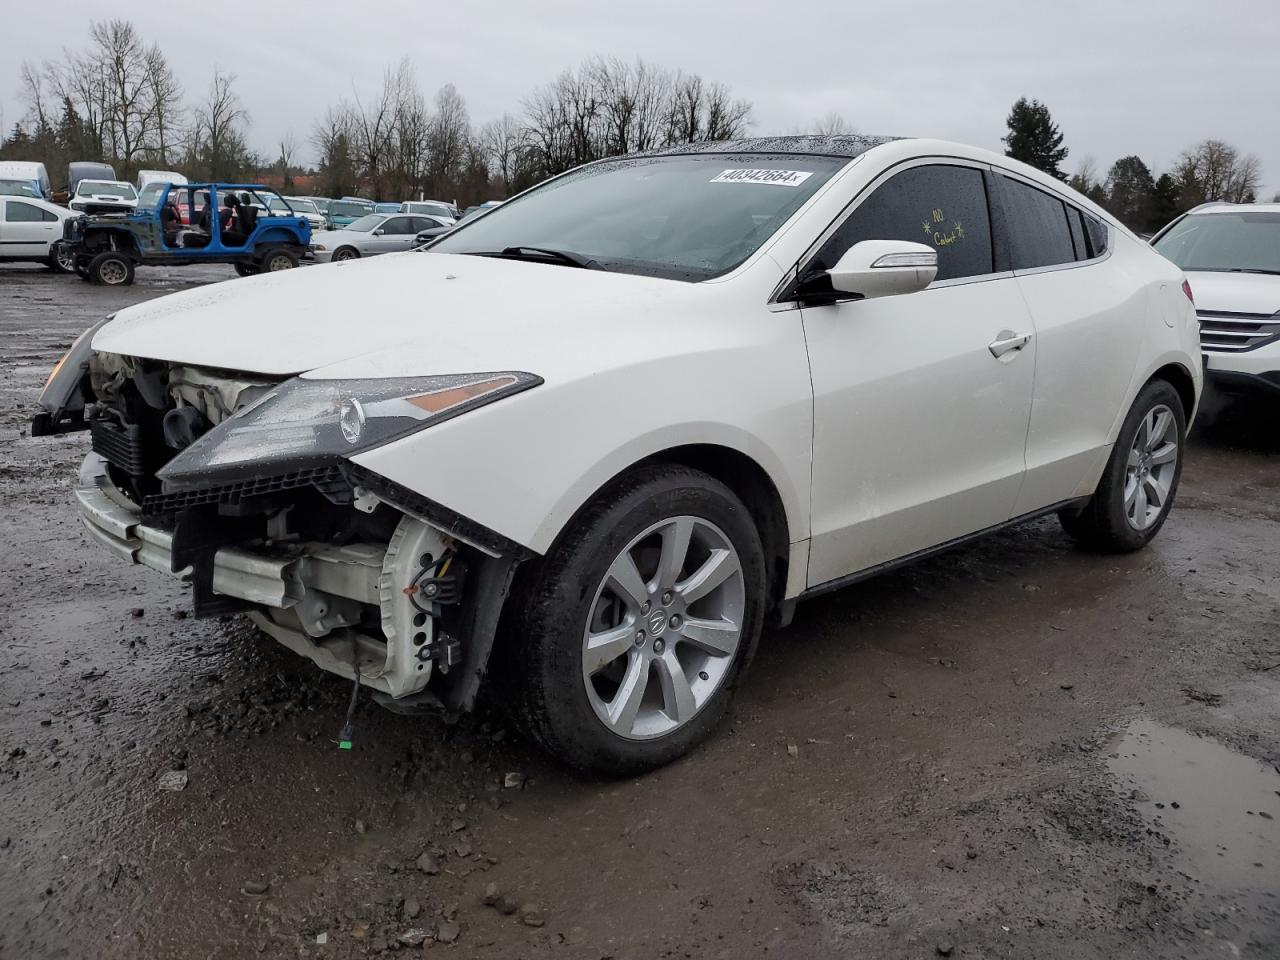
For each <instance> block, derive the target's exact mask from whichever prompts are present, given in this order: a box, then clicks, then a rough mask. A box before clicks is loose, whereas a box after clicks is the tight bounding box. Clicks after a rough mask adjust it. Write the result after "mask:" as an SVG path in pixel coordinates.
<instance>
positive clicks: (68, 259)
mask: <svg viewBox="0 0 1280 960" xmlns="http://www.w3.org/2000/svg"><path fill="white" fill-rule="evenodd" d="M48 263H49V269H50V270H56V271H57V272H58V273H73V272H75V269H76V265H75V257H73V256H72V255H71V254H70V253H68V252H67V248H66V247H65V246H63V245H62V244H61V243H55V244H54V245H53V246H52V247H51V248H50V250H49V260H48Z"/></svg>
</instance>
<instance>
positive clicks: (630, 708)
mask: <svg viewBox="0 0 1280 960" xmlns="http://www.w3.org/2000/svg"><path fill="white" fill-rule="evenodd" d="M745 610H746V586H745V580H744V578H743V572H742V562H741V559H740V558H739V556H738V552H737V550H736V549H735V548H734V546H733V544H732V542H730V540H729V538H728V537H727V536H725V534H724V532H723V531H722V530H721V529H720V528H719V527H717V526H716V525H715V524H713V523H711V522H709V521H707V520H704V519H702V518H699V517H691V516H680V517H671V518H669V519H666V520H662V521H660V522H658V523H655V524H654V525H652V526H651V527H649V528H648V529H646V530H645V531H644V532H642V533H641V534H640V535H639V536H637V537H635V538H634V539H633V540H632V541H631V542H630V543H629V544H628V545H627V546H626V548H625V549H623V550H622V551H621V552H620V553H619V554H618V556H617V557H616V558H615V559H614V561H613V563H612V564H610V566H609V569H608V571H607V572H606V573H605V575H604V578H603V579H602V580H601V582H600V584H599V585H598V586H597V587H596V591H595V594H594V598H593V600H592V603H591V607H590V613H589V615H588V621H587V625H586V627H585V628H584V630H583V637H582V678H583V682H584V683H585V685H586V693H587V699H588V700H589V701H590V703H591V706H592V709H593V710H594V711H595V714H596V716H597V717H598V718H599V719H600V721H601V722H602V723H603V724H604V725H605V726H606V727H608V728H609V729H610V730H611V731H613V732H614V733H615V734H617V735H618V736H620V737H624V738H626V739H631V740H647V739H653V738H655V737H661V736H665V735H667V734H670V733H672V732H673V731H675V730H676V729H678V728H680V727H682V726H684V725H685V724H686V723H688V722H689V721H690V720H691V719H692V718H693V717H694V715H695V714H697V713H698V711H699V710H701V709H702V707H703V706H704V705H705V704H706V703H707V701H708V700H710V699H711V698H712V697H713V696H714V695H715V693H716V691H717V690H719V688H720V686H721V684H722V683H723V681H724V679H725V677H726V676H727V675H728V673H729V671H730V668H731V667H732V665H733V662H734V658H735V655H736V654H737V652H738V647H739V644H740V642H741V640H742V626H743V620H744V616H745Z"/></svg>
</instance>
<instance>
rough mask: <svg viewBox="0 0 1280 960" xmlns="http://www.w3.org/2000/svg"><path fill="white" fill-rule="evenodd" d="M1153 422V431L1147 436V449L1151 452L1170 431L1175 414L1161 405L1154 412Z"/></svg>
mask: <svg viewBox="0 0 1280 960" xmlns="http://www.w3.org/2000/svg"><path fill="white" fill-rule="evenodd" d="M1152 420H1153V424H1152V427H1151V432H1150V434H1149V435H1148V436H1147V446H1146V448H1145V449H1146V451H1147V453H1150V452H1151V451H1152V450H1154V449H1155V448H1156V447H1157V446H1159V445H1160V441H1162V440H1163V439H1164V438H1165V437H1166V436H1167V435H1168V433H1169V426H1170V425H1171V424H1172V423H1173V414H1172V413H1170V412H1169V411H1168V410H1166V409H1164V408H1163V407H1161V408H1160V409H1158V410H1157V411H1155V413H1153V414H1152Z"/></svg>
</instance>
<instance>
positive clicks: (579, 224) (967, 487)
mask: <svg viewBox="0 0 1280 960" xmlns="http://www.w3.org/2000/svg"><path fill="white" fill-rule="evenodd" d="M1200 389H1201V363H1200V354H1199V342H1198V339H1197V326H1196V316H1195V311H1194V309H1193V307H1192V304H1191V301H1190V299H1189V296H1188V293H1187V291H1186V287H1185V284H1184V281H1183V277H1182V274H1181V272H1180V271H1179V270H1178V269H1177V267H1175V266H1174V265H1173V264H1171V263H1169V262H1168V261H1167V260H1165V259H1164V258H1163V257H1160V256H1159V255H1158V254H1156V253H1154V252H1153V251H1152V250H1151V249H1150V248H1149V247H1148V246H1147V245H1146V244H1144V243H1142V241H1140V240H1138V239H1137V238H1136V237H1134V236H1133V235H1132V234H1130V233H1129V232H1128V231H1127V230H1126V229H1124V228H1123V227H1122V226H1120V225H1119V224H1118V223H1117V222H1116V221H1114V220H1113V219H1112V218H1111V217H1109V216H1108V215H1107V214H1106V213H1104V212H1103V211H1102V210H1100V209H1099V208H1097V207H1096V206H1094V205H1093V204H1091V203H1090V202H1089V201H1088V200H1086V199H1085V198H1083V197H1081V196H1080V195H1078V194H1076V193H1074V192H1072V191H1071V190H1069V189H1067V188H1066V187H1064V186H1063V184H1061V183H1059V182H1058V181H1057V180H1054V179H1052V178H1050V177H1047V176H1045V175H1043V174H1041V173H1038V172H1037V171H1035V170H1032V169H1030V168H1029V167H1025V166H1023V165H1021V164H1019V163H1016V162H1014V161H1012V160H1009V159H1007V158H1005V157H1002V156H997V155H995V154H991V153H987V152H985V151H981V150H976V149H972V148H969V147H963V146H959V145H956V144H949V143H942V142H936V141H927V140H893V141H889V140H877V139H869V138H858V137H834V138H787V139H779V140H751V141H736V142H732V143H720V144H700V145H690V146H684V147H680V148H675V149H671V150H668V151H665V152H660V153H657V154H649V155H645V156H640V157H631V158H624V159H616V160H606V161H601V162H598V163H595V164H591V165H589V166H586V167H583V168H580V169H578V170H574V171H571V172H569V173H567V174H565V175H563V176H560V177H557V178H554V179H552V180H550V181H548V182H547V183H544V184H542V185H541V186H538V187H536V188H534V189H532V190H530V191H528V192H526V193H525V194H523V195H521V196H520V197H517V198H516V199H514V200H512V201H510V202H508V203H506V204H504V205H503V206H501V207H499V208H497V209H495V210H494V211H492V212H491V213H489V214H488V215H486V216H484V217H482V218H479V219H477V220H474V221H472V222H471V223H468V224H464V225H463V226H461V227H459V228H458V229H456V230H455V231H453V232H452V233H450V234H448V235H447V236H445V237H443V238H442V239H441V240H439V241H437V242H436V243H434V244H433V245H431V246H430V247H429V248H427V250H426V251H423V252H413V253H404V254H395V255H391V256H387V257H381V258H378V259H376V260H370V261H355V262H350V263H342V264H334V265H330V266H323V267H316V268H313V269H310V270H297V271H289V272H287V273H284V274H275V275H265V276H260V277H252V278H249V279H247V280H238V281H236V282H233V283H223V284H217V285H214V286H208V287H204V288H201V289H196V290H191V291H188V292H184V293H178V294H174V295H172V296H168V297H164V298H162V299H159V300H155V301H152V302H150V303H145V304H141V305H138V306H133V307H130V308H128V309H126V310H122V311H121V312H120V313H119V314H117V315H115V317H114V318H109V319H108V320H107V321H104V322H103V323H102V324H100V325H98V326H97V327H96V328H94V329H93V330H91V331H89V332H88V333H86V334H85V336H84V337H82V338H81V340H80V341H79V342H78V343H77V344H76V345H75V346H74V347H73V348H72V350H71V352H70V353H69V354H68V356H67V357H66V358H65V359H64V361H63V362H62V363H61V364H60V365H59V368H58V369H57V370H55V372H54V374H53V376H52V377H51V378H50V382H49V384H48V386H47V387H46V389H45V393H44V394H43V396H42V401H41V403H42V410H41V412H40V413H39V414H38V416H37V417H36V420H35V421H34V422H33V433H34V434H40V433H49V432H54V431H58V430H64V429H73V428H77V427H87V428H88V429H89V430H90V431H91V433H92V446H93V452H92V453H91V454H90V455H89V456H88V457H87V458H86V459H85V462H84V465H83V467H82V470H81V475H80V481H79V488H78V491H77V496H78V497H79V502H80V510H81V515H82V516H83V519H84V522H85V524H86V526H87V527H88V529H89V530H90V531H91V532H92V533H93V534H94V535H95V536H96V537H97V538H98V539H99V540H101V541H102V542H103V543H104V544H106V545H107V546H108V547H110V548H111V549H113V550H115V551H116V552H118V553H119V554H120V555H121V556H122V557H125V558H128V559H130V560H132V561H134V562H137V563H142V564H145V565H147V566H150V567H153V568H156V569H159V570H163V571H165V572H168V573H173V574H176V575H179V576H182V577H184V578H185V579H186V580H188V581H189V582H190V584H191V589H192V594H193V600H194V606H195V613H196V615H197V616H210V615H215V614H224V613H228V612H234V611H245V612H247V613H248V614H249V616H251V617H252V618H253V619H254V621H255V622H256V623H257V624H258V625H259V626H260V627H261V628H262V629H263V630H265V631H266V632H267V633H269V634H271V635H272V636H273V637H275V638H276V639H277V640H279V641H280V642H282V643H284V644H286V645H287V646H289V647H290V648H291V649H293V650H295V651H297V652H298V653H300V654H302V655H304V656H307V657H309V658H311V659H312V660H313V661H315V662H316V663H317V664H318V665H319V666H321V667H322V668H324V669H326V670H330V671H332V672H334V673H337V674H340V675H342V676H344V677H347V678H349V679H354V680H355V681H356V682H357V684H361V683H362V684H364V685H365V686H367V687H370V688H372V689H373V690H374V691H375V692H376V694H377V695H378V696H379V697H380V698H381V699H383V700H392V701H400V702H402V703H403V702H405V701H408V702H412V703H419V702H425V701H439V702H440V703H442V704H443V705H445V706H446V707H448V708H450V709H465V708H467V707H469V706H470V705H471V704H472V703H473V701H474V699H475V696H476V693H477V690H478V689H479V686H480V684H481V681H482V678H483V677H484V676H485V675H486V671H487V672H488V673H489V674H493V675H495V678H496V679H499V680H500V681H501V682H500V683H499V684H498V686H497V687H496V688H495V697H496V698H497V699H498V700H500V701H501V702H502V703H504V704H506V705H507V706H509V707H511V708H512V709H513V711H515V712H516V713H518V714H519V715H520V716H521V717H522V718H523V720H524V725H525V728H526V729H527V730H528V731H529V733H530V734H531V735H532V736H533V737H535V738H536V739H537V740H538V741H539V742H540V743H542V744H543V745H544V746H546V747H547V748H549V749H550V750H552V751H553V752H555V753H556V754H558V755H559V756H560V757H562V758H563V759H565V760H566V761H568V762H570V763H572V764H575V765H577V766H579V767H582V768H586V769H591V770H595V771H600V772H605V773H613V774H621V773H632V772H636V771H640V770H644V769H648V768H652V767H654V766H657V765H659V764H662V763H665V762H667V761H669V760H671V759H673V758H675V757H677V756H679V755H680V754H681V753H683V752H685V751H686V750H688V749H689V748H690V747H691V746H692V745H693V744H694V743H696V742H697V741H698V740H699V739H700V738H702V737H704V736H705V735H706V734H707V733H708V731H710V730H711V729H712V727H713V726H714V725H715V724H716V722H717V721H718V720H719V719H720V718H721V716H722V715H723V714H724V712H725V709H726V706H727V703H728V700H729V698H730V695H731V693H732V691H733V689H734V687H735V686H736V685H737V683H738V681H739V680H740V678H741V676H742V674H743V671H744V669H745V668H746V666H747V664H748V662H749V661H750V659H751V655H752V652H753V650H754V648H755V646H756V642H757V639H758V637H759V635H760V631H761V626H762V624H763V622H764V621H765V618H766V615H767V614H772V615H773V616H774V617H775V618H776V620H777V621H779V622H783V623H785V622H786V621H787V620H788V619H789V618H790V615H791V611H792V608H793V606H794V604H795V601H797V600H799V599H802V598H804V597H808V596H812V595H814V594H816V593H819V592H822V591H825V590H828V589H831V588H833V587H837V586H840V585H841V584H845V583H849V582H851V581H853V580H855V579H858V578H861V577H865V576H867V575H869V574H871V573H874V572H876V571H879V570H883V569H885V568H887V567H889V566H892V565H894V564H897V563H899V562H902V561H904V560H909V559H912V558H915V557H919V556H921V555H923V554H925V553H927V552H929V551H933V550H937V549H940V548H943V547H946V546H949V545H952V544H955V543H957V542H959V541H961V540H964V539H966V538H969V537H972V536H975V535H978V534H981V533H984V532H987V531H990V530H992V529H995V528H998V527H1002V526H1004V525H1007V524H1009V523H1013V522H1016V521H1018V520H1022V519H1026V518H1030V517H1036V516H1041V515H1044V514H1046V513H1051V512H1056V513H1058V514H1059V515H1060V516H1061V518H1062V521H1063V524H1064V526H1065V527H1066V529H1067V531H1068V532H1069V533H1070V534H1072V535H1073V536H1074V537H1076V538H1077V539H1079V540H1081V541H1083V542H1085V543H1087V544H1089V545H1091V546H1094V547H1096V548H1102V549H1110V550H1132V549H1136V548H1138V547H1141V546H1143V545H1144V544H1145V543H1147V542H1148V541H1149V540H1150V539H1151V538H1152V537H1153V536H1154V535H1155V533H1156V531H1157V530H1159V528H1160V526H1161V524H1162V523H1163V522H1164V520H1165V518H1166V517H1167V516H1168V512H1169V508H1170V506H1171V504H1172V503H1173V498H1174V493H1175V491H1176V488H1177V484H1178V476H1179V471H1180V468H1181V464H1182V454H1183V449H1184V437H1185V432H1186V428H1187V423H1188V421H1189V420H1190V419H1191V417H1192V415H1193V412H1194V410H1195V407H1196V403H1197V398H1198V396H1199V394H1200Z"/></svg>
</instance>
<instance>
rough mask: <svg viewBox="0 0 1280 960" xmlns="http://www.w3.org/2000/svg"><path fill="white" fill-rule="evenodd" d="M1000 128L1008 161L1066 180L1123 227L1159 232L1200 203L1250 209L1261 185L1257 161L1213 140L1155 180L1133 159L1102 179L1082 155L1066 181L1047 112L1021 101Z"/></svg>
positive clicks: (1059, 136) (1059, 141)
mask: <svg viewBox="0 0 1280 960" xmlns="http://www.w3.org/2000/svg"><path fill="white" fill-rule="evenodd" d="M1005 122H1006V124H1007V126H1008V128H1009V132H1008V134H1006V136H1005V137H1004V144H1005V146H1006V148H1007V149H1006V150H1005V153H1006V154H1007V155H1008V156H1010V157H1013V158H1014V159H1015V160H1021V161H1023V162H1024V163H1029V164H1031V165H1032V166H1033V167H1036V168H1038V169H1040V170H1043V171H1044V172H1045V173H1048V174H1051V175H1053V176H1055V177H1057V178H1058V179H1059V180H1065V181H1066V182H1067V183H1068V184H1070V185H1071V186H1072V187H1073V188H1075V189H1076V190H1079V191H1080V192H1081V193H1083V194H1084V195H1085V196H1087V197H1088V198H1089V199H1090V200H1092V201H1093V202H1094V203H1096V204H1098V205H1099V206H1100V207H1102V208H1104V209H1105V210H1107V211H1109V212H1110V213H1111V214H1113V215H1114V216H1115V217H1116V218H1117V219H1119V220H1120V221H1121V222H1122V223H1124V224H1125V225H1126V226H1128V227H1130V228H1131V229H1134V230H1138V231H1142V232H1154V231H1156V230H1159V229H1160V228H1161V227H1163V226H1164V225H1165V224H1166V223H1168V222H1169V221H1170V220H1172V219H1174V218H1175V217H1176V216H1178V215H1179V214H1181V213H1185V212H1186V211H1187V210H1190V209H1191V208H1192V207H1194V206H1197V205H1198V204H1201V203H1207V202H1209V201H1214V200H1224V201H1227V202H1229V203H1253V202H1254V201H1255V200H1257V195H1258V190H1259V188H1260V187H1261V184H1262V163H1261V161H1260V160H1259V159H1258V158H1257V157H1256V156H1254V155H1253V154H1251V153H1249V154H1242V153H1241V152H1240V151H1239V150H1237V149H1236V148H1235V147H1233V146H1232V145H1231V144H1229V143H1224V142H1223V141H1221V140H1213V139H1208V140H1201V141H1200V142H1199V143H1197V144H1194V145H1193V146H1190V147H1188V148H1187V149H1185V150H1183V151H1182V153H1181V154H1179V155H1178V158H1177V159H1176V160H1175V161H1174V162H1173V165H1172V166H1171V167H1170V168H1169V169H1168V170H1165V171H1164V172H1162V173H1161V174H1160V175H1159V176H1156V174H1155V173H1154V171H1153V170H1152V168H1151V167H1150V166H1148V165H1147V164H1146V162H1145V161H1143V159H1142V158H1141V157H1138V156H1136V155H1130V156H1127V157H1121V158H1120V159H1118V160H1116V161H1115V162H1114V163H1113V164H1112V165H1111V167H1110V168H1109V169H1108V170H1107V173H1106V175H1105V176H1101V175H1099V173H1098V166H1097V162H1096V161H1095V160H1094V159H1093V158H1092V157H1085V158H1084V159H1083V161H1081V163H1080V165H1079V167H1078V168H1077V170H1076V172H1075V173H1073V174H1071V175H1070V176H1068V175H1067V174H1066V173H1065V172H1064V171H1063V170H1062V166H1061V165H1062V162H1063V161H1064V160H1065V159H1066V158H1067V154H1068V153H1069V150H1068V148H1067V147H1065V146H1063V141H1064V139H1065V137H1064V135H1063V133H1062V131H1061V130H1060V129H1059V128H1058V125H1057V124H1056V123H1054V121H1053V118H1052V117H1051V116H1050V114H1049V108H1048V107H1046V106H1045V105H1044V104H1042V103H1040V101H1038V100H1028V99H1027V98H1026V97H1022V98H1020V99H1019V100H1018V101H1017V103H1015V104H1014V105H1013V109H1012V110H1010V111H1009V116H1008V118H1007V119H1006V121H1005ZM1276 199H1277V200H1280V194H1277V196H1276Z"/></svg>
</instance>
